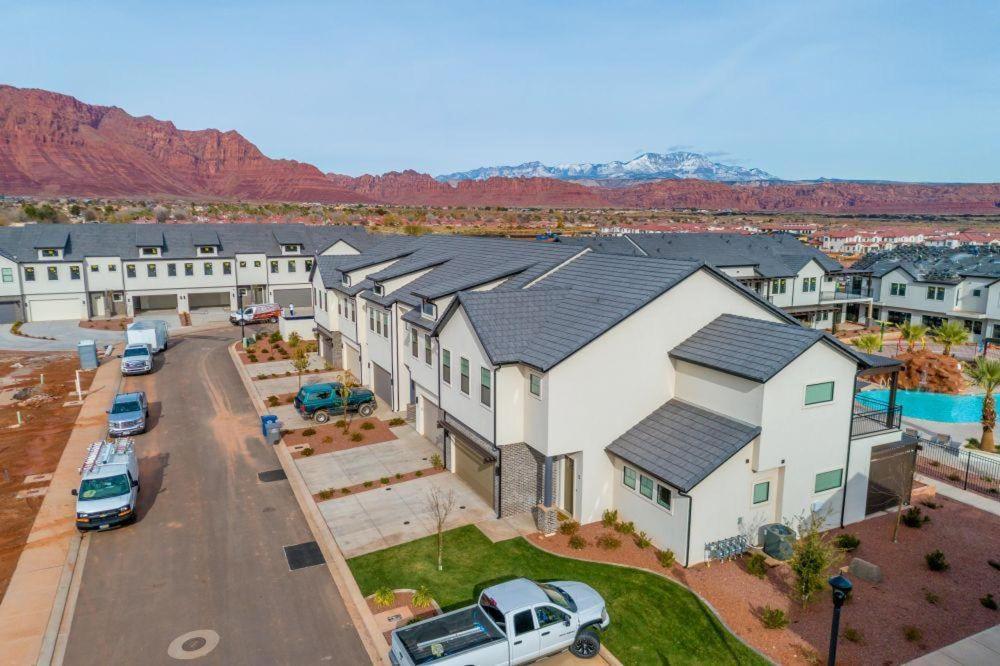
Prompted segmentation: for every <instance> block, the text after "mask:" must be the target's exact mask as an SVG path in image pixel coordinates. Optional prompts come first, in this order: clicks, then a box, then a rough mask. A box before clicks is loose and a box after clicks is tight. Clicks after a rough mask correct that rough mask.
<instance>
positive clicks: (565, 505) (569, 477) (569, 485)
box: [561, 456, 576, 516]
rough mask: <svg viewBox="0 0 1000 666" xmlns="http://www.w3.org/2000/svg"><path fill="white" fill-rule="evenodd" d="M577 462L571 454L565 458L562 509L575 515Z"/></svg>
mask: <svg viewBox="0 0 1000 666" xmlns="http://www.w3.org/2000/svg"><path fill="white" fill-rule="evenodd" d="M575 480H576V464H575V463H574V462H573V459H572V458H570V457H569V456H565V457H564V458H563V479H562V507H561V508H562V510H563V511H565V512H566V513H568V514H569V515H570V516H572V515H573V499H574V498H575V497H576V484H575V483H574V481H575Z"/></svg>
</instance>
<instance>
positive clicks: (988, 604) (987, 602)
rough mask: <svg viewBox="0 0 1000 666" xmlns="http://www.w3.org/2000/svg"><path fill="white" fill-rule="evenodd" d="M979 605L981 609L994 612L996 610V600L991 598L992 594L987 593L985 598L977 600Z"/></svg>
mask: <svg viewBox="0 0 1000 666" xmlns="http://www.w3.org/2000/svg"><path fill="white" fill-rule="evenodd" d="M979 603H981V604H982V605H983V607H985V608H989V609H990V610H994V611H995V610H996V609H997V600H996V599H994V598H993V594H991V593H989V592H988V593H987V594H986V596H985V597H980V598H979Z"/></svg>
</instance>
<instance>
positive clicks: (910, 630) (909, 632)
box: [903, 624, 924, 643]
mask: <svg viewBox="0 0 1000 666" xmlns="http://www.w3.org/2000/svg"><path fill="white" fill-rule="evenodd" d="M923 637H924V632H922V631H920V629H918V628H916V627H914V626H913V625H912V624H908V625H906V626H905V627H903V638H905V639H906V640H908V641H910V642H911V643H916V642H917V641H919V640H920V639H921V638H923Z"/></svg>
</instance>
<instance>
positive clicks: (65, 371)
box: [0, 352, 94, 598]
mask: <svg viewBox="0 0 1000 666" xmlns="http://www.w3.org/2000/svg"><path fill="white" fill-rule="evenodd" d="M18 363H20V364H22V367H20V368H18V367H13V366H14V364H18ZM78 367H79V363H78V361H77V359H76V356H75V355H74V354H65V353H34V354H27V353H13V352H0V382H2V383H3V392H2V394H0V395H2V397H3V400H2V401H0V598H2V597H3V594H4V592H5V591H6V590H7V585H8V583H9V582H10V577H11V575H12V574H13V573H14V568H15V567H16V566H17V559H18V557H19V556H20V554H21V549H22V548H23V547H24V543H25V540H26V539H27V538H28V533H29V532H30V531H31V525H32V523H34V520H35V515H36V514H37V513H38V509H39V508H40V507H41V505H42V501H43V500H44V496H39V497H28V498H23V499H18V498H17V493H18V492H19V491H22V490H27V489H33V488H45V487H46V486H47V485H48V484H47V482H42V483H32V484H25V483H24V478H25V477H26V476H28V475H31V474H48V473H51V472H53V471H55V468H56V466H57V465H58V463H59V458H60V457H61V456H62V452H63V449H64V448H65V446H66V442H67V441H68V440H69V435H70V433H71V432H72V430H73V425H74V424H75V422H76V417H77V415H78V414H79V412H80V408H79V406H74V407H63V403H64V402H68V401H70V400H73V399H75V397H76V396H75V394H74V395H70V394H71V393H73V392H74V391H75V384H74V371H75V370H76V369H77V368H78ZM40 374H44V375H45V384H44V385H43V386H40V387H39V386H38V381H39V375H40ZM93 377H94V372H93V371H87V372H82V373H80V383H81V385H82V387H83V389H84V390H87V388H89V386H90V382H91V381H92V380H93ZM25 387H38V391H39V392H40V393H43V394H45V395H47V396H51V399H50V400H46V399H45V398H41V399H39V398H35V400H42V401H43V402H39V404H36V405H34V406H31V405H30V404H24V403H22V404H21V406H18V405H17V404H16V403H10V402H9V400H10V394H11V392H12V390H17V389H20V388H25ZM18 410H20V411H21V415H22V417H23V418H24V420H25V424H24V425H22V426H21V427H20V428H10V427H9V426H11V425H12V424H14V423H16V422H17V411H18Z"/></svg>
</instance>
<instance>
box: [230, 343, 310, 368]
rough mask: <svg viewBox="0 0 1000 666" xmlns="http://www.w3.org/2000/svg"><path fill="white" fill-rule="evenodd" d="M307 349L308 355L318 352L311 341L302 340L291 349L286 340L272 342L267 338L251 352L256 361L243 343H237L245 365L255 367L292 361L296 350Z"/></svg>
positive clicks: (237, 351) (237, 349)
mask: <svg viewBox="0 0 1000 666" xmlns="http://www.w3.org/2000/svg"><path fill="white" fill-rule="evenodd" d="M297 349H305V350H306V352H307V353H312V352H315V351H316V343H315V342H312V341H310V340H302V341H301V342H299V344H298V346H297V347H290V346H289V345H288V343H287V342H285V341H284V340H282V341H280V342H270V341H269V340H268V339H267V338H264V339H262V340H258V341H257V344H255V345H254V346H253V348H252V350H251V352H252V353H253V355H254V358H256V359H257V360H256V361H254V360H252V359H251V358H250V356H249V355H248V354H247V352H246V350H245V349H244V348H243V343H242V342H238V343H236V353H237V354H238V355H239V357H240V360H241V361H242V362H243V365H253V364H254V363H270V362H271V361H290V360H292V356H293V355H294V354H295V350H297Z"/></svg>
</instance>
